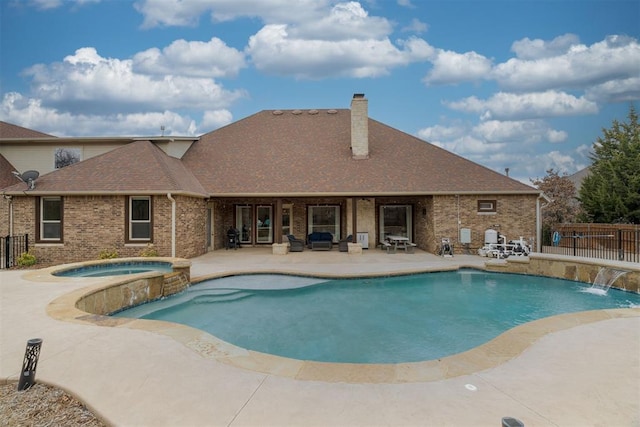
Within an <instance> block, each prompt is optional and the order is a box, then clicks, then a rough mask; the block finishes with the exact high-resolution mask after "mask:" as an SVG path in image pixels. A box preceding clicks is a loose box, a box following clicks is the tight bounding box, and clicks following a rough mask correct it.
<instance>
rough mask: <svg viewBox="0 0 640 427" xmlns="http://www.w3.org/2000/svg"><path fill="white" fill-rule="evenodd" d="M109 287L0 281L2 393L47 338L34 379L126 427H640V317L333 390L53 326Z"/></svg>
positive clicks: (283, 261)
mask: <svg viewBox="0 0 640 427" xmlns="http://www.w3.org/2000/svg"><path fill="white" fill-rule="evenodd" d="M485 261H486V259H485V258H479V257H476V256H456V257H454V258H440V257H436V256H433V255H430V254H426V253H424V252H420V251H416V254H404V253H398V254H390V255H387V254H385V253H382V252H381V251H377V250H369V251H365V253H364V254H363V255H348V254H346V253H340V252H338V251H336V250H333V251H330V252H311V251H305V252H302V253H292V254H288V255H286V256H277V255H272V254H271V253H270V252H269V251H268V250H264V249H253V248H242V249H239V250H237V251H224V250H222V251H216V252H214V253H210V254H207V255H205V256H202V257H198V258H196V259H193V260H192V263H193V264H192V269H191V272H192V278H198V277H206V276H209V275H214V274H220V273H226V272H241V271H252V272H254V271H288V272H301V273H319V274H328V273H333V274H343V275H356V274H382V273H388V272H414V271H424V270H431V269H442V268H445V269H446V268H456V267H458V266H473V265H476V266H481V265H482V264H483V263H484V262H485ZM100 281H101V279H97V278H91V279H86V278H82V279H80V278H72V279H64V280H61V279H59V278H56V279H55V280H48V279H47V278H46V277H44V276H43V277H39V276H38V273H37V272H29V273H26V272H24V271H4V270H3V271H0V346H1V350H0V379H1V380H3V381H7V380H10V381H15V380H17V378H18V375H19V373H20V370H21V366H22V358H23V355H24V349H25V345H26V342H27V340H28V339H31V338H42V339H43V346H42V353H41V356H40V361H39V365H38V369H37V376H36V379H37V380H38V381H41V382H46V383H49V384H53V385H56V386H60V387H63V388H64V389H66V390H68V391H70V392H71V393H73V394H75V395H77V396H78V397H80V398H81V399H82V400H83V401H84V402H86V403H87V404H88V406H90V407H91V409H92V410H94V411H95V412H96V413H97V414H98V415H99V416H101V417H102V418H103V419H105V420H106V421H107V422H108V423H110V424H113V425H117V426H374V425H385V426H418V425H420V426H500V425H501V419H502V418H503V417H506V416H510V417H514V418H517V419H519V420H520V421H522V422H523V423H524V424H525V425H526V426H527V427H531V426H640V310H639V309H626V310H616V311H615V312H616V314H615V316H614V315H608V314H607V313H600V312H597V313H600V314H599V315H597V316H596V317H594V318H592V319H590V320H588V321H574V320H572V319H573V318H569V317H563V316H561V317H560V320H551V321H550V320H547V319H544V320H543V321H541V323H540V325H542V326H540V325H539V326H537V328H538V329H540V328H543V329H545V330H548V331H554V332H551V333H548V334H543V335H541V336H539V337H538V338H535V339H534V340H533V341H534V343H533V344H532V345H527V346H526V348H524V350H523V351H522V352H519V353H518V354H517V355H516V356H514V357H511V358H505V361H504V363H501V364H498V365H496V366H494V367H490V368H487V369H484V370H480V371H476V372H473V373H469V374H464V375H458V374H456V375H450V378H448V379H438V380H431V381H429V380H424V381H417V382H407V383H397V382H396V383H387V382H331V381H323V380H300V379H297V378H295V377H292V376H291V375H277V374H268V373H264V372H259V371H255V370H249V369H244V368H240V367H237V366H233V365H232V364H228V363H221V362H219V361H218V360H216V359H215V358H211V357H206V354H203V353H202V352H200V351H195V350H194V349H193V348H191V347H189V346H187V345H185V344H184V342H183V341H181V339H180V337H177V336H176V337H173V336H171V333H167V332H166V331H161V330H160V328H158V330H155V331H154V330H153V328H152V330H142V329H138V328H126V327H105V326H97V325H86V324H78V323H71V322H65V321H60V320H55V319H53V318H51V317H50V316H48V315H47V312H46V310H47V306H48V305H49V303H50V302H51V301H53V300H55V299H56V298H58V297H60V296H62V295H64V294H67V293H69V292H71V291H74V290H77V289H79V288H83V287H87V286H90V285H95V284H99V283H100ZM603 312H606V311H603ZM621 313H622V314H621ZM554 322H555V323H558V322H562V323H563V325H562V326H561V327H556V326H554ZM572 322H573V323H572ZM534 323H535V322H534ZM175 330H176V331H179V330H180V329H175ZM525 331H526V330H525ZM522 336H523V335H522V334H520V335H515V337H516V338H515V339H516V340H518V339H521V338H522ZM512 339H513V338H512ZM513 344H517V343H515V342H514V343H513ZM507 345H508V343H507ZM506 349H507V347H505V350H506ZM487 356H494V357H495V356H496V355H487ZM462 363H463V362H462Z"/></svg>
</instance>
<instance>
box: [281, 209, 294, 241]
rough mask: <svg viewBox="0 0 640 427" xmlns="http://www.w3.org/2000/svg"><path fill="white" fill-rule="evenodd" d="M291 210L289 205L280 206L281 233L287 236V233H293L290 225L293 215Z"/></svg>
mask: <svg viewBox="0 0 640 427" xmlns="http://www.w3.org/2000/svg"><path fill="white" fill-rule="evenodd" d="M292 211H293V209H292V206H291V205H283V206H282V234H284V235H285V236H288V235H289V234H293V229H292V228H291V225H292V224H293V217H292V215H291V212H292Z"/></svg>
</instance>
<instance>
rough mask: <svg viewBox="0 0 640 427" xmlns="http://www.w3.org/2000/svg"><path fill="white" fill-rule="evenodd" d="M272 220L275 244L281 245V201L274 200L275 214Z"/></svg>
mask: <svg viewBox="0 0 640 427" xmlns="http://www.w3.org/2000/svg"><path fill="white" fill-rule="evenodd" d="M273 220H274V221H273V232H274V233H276V235H275V242H276V243H277V244H282V199H276V214H275V218H273Z"/></svg>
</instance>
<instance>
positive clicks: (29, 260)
mask: <svg viewBox="0 0 640 427" xmlns="http://www.w3.org/2000/svg"><path fill="white" fill-rule="evenodd" d="M36 262H37V260H36V256H35V255H34V254H32V253H31V251H29V252H23V253H21V254H20V256H19V257H18V265H19V266H20V267H31V266H32V265H34V264H35V263H36Z"/></svg>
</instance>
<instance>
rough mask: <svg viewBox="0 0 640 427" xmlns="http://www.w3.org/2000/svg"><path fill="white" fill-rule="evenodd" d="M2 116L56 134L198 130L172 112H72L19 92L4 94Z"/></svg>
mask: <svg viewBox="0 0 640 427" xmlns="http://www.w3.org/2000/svg"><path fill="white" fill-rule="evenodd" d="M0 116H1V117H2V120H5V121H8V122H11V123H20V124H21V126H25V127H28V128H31V129H38V130H40V131H42V132H45V133H49V134H52V135H56V136H87V135H97V136H108V135H116V136H122V135H129V136H149V135H159V134H160V133H161V130H160V126H165V131H164V133H165V135H194V134H195V130H196V126H195V122H194V120H192V119H191V118H189V117H188V116H183V115H180V114H178V113H175V112H172V111H162V112H142V113H130V114H122V113H114V114H104V115H96V114H72V113H70V112H65V111H60V110H57V109H54V108H48V107H44V106H43V105H42V102H41V101H40V100H38V99H35V98H26V97H24V96H22V95H21V94H19V93H16V92H10V93H7V94H5V95H4V97H3V99H2V104H1V105H0ZM211 122H213V120H211V119H210V120H209V123H211ZM209 123H208V124H209ZM210 129H211V128H208V130H210Z"/></svg>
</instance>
